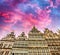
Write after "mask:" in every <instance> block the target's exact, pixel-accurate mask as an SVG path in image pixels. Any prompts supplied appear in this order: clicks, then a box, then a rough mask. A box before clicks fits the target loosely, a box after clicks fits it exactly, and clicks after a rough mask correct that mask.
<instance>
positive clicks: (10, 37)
mask: <svg viewBox="0 0 60 55" xmlns="http://www.w3.org/2000/svg"><path fill="white" fill-rule="evenodd" d="M2 40H3V41H14V40H15V35H14V32H11V33H10V34H7V36H6V37H4V38H2Z"/></svg>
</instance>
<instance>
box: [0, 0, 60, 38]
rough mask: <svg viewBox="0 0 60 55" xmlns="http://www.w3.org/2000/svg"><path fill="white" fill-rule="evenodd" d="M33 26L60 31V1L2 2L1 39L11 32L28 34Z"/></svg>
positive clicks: (0, 15) (9, 0)
mask: <svg viewBox="0 0 60 55" xmlns="http://www.w3.org/2000/svg"><path fill="white" fill-rule="evenodd" d="M33 26H36V27H37V28H38V29H39V30H44V28H49V29H50V30H53V31H54V32H56V31H57V30H58V29H60V0H0V38H2V37H4V36H5V35H6V34H7V33H10V32H11V31H14V32H15V34H16V35H18V34H20V33H21V32H22V31H24V32H25V33H26V34H27V33H28V32H29V30H30V29H31V28H32V27H33Z"/></svg>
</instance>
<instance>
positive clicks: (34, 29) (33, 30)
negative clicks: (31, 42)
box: [31, 26, 39, 32]
mask: <svg viewBox="0 0 60 55" xmlns="http://www.w3.org/2000/svg"><path fill="white" fill-rule="evenodd" d="M31 32H39V30H37V28H36V27H35V26H33V28H32V30H31Z"/></svg>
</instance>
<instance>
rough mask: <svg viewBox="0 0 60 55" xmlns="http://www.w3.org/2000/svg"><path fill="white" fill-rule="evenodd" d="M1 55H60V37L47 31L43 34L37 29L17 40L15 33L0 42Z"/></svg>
mask: <svg viewBox="0 0 60 55" xmlns="http://www.w3.org/2000/svg"><path fill="white" fill-rule="evenodd" d="M0 55H60V38H59V35H58V34H56V33H53V32H52V31H50V30H48V29H45V31H44V33H41V32H40V31H39V30H37V29H36V28H35V27H33V28H32V30H31V31H30V32H29V33H28V37H27V36H26V35H25V33H24V32H22V33H21V35H19V36H18V37H17V38H15V35H14V32H11V33H10V34H8V35H7V36H6V37H4V38H3V39H1V40H0Z"/></svg>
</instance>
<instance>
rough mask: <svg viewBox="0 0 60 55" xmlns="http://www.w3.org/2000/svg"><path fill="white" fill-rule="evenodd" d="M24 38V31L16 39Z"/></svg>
mask: <svg viewBox="0 0 60 55" xmlns="http://www.w3.org/2000/svg"><path fill="white" fill-rule="evenodd" d="M25 38H27V36H26V35H25V33H24V32H22V33H21V34H20V36H18V37H17V40H25Z"/></svg>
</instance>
